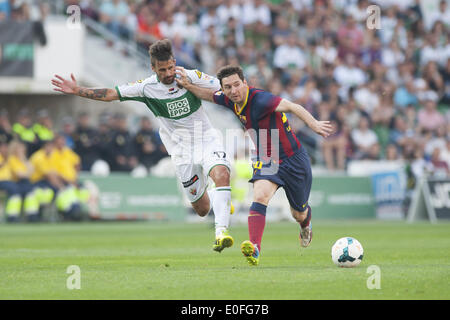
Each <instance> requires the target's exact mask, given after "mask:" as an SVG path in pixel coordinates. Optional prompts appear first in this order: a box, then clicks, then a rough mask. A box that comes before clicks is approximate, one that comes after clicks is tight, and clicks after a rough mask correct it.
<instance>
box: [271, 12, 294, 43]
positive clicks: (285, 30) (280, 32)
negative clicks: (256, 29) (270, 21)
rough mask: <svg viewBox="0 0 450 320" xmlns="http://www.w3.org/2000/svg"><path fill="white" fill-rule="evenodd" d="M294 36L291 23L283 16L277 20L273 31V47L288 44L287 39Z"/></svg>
mask: <svg viewBox="0 0 450 320" xmlns="http://www.w3.org/2000/svg"><path fill="white" fill-rule="evenodd" d="M291 34H292V30H291V28H290V26H289V21H287V20H286V18H285V17H284V16H282V15H279V16H278V17H277V18H276V19H275V25H274V27H273V28H272V30H271V38H272V42H273V45H274V46H276V47H278V46H281V45H283V44H284V43H286V42H287V38H288V37H289V36H290V35H291Z"/></svg>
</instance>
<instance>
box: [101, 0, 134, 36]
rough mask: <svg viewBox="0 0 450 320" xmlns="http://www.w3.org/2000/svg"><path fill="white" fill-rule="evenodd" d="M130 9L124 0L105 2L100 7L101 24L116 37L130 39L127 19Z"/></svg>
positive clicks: (108, 0)
mask: <svg viewBox="0 0 450 320" xmlns="http://www.w3.org/2000/svg"><path fill="white" fill-rule="evenodd" d="M128 14H129V8H128V5H127V3H126V2H125V1H122V0H104V1H103V3H102V4H101V6H100V22H101V23H103V24H104V25H105V26H106V27H107V28H108V29H109V30H110V31H111V32H113V33H114V34H115V35H117V36H119V37H122V38H128V36H129V31H128V28H127V17H128Z"/></svg>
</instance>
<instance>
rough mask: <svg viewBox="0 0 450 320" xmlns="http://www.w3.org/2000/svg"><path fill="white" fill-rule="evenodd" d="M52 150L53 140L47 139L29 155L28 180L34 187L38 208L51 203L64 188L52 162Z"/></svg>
mask: <svg viewBox="0 0 450 320" xmlns="http://www.w3.org/2000/svg"><path fill="white" fill-rule="evenodd" d="M53 150H54V142H53V140H48V141H46V142H45V143H44V145H43V146H42V148H41V149H39V150H38V151H36V152H34V153H33V154H32V155H31V157H30V162H31V165H32V166H33V173H32V174H31V177H30V181H31V183H33V184H34V185H35V187H36V189H35V190H36V193H37V197H38V201H39V207H40V209H42V208H43V207H45V206H48V205H49V204H50V203H52V201H53V200H54V198H55V196H57V194H58V192H59V191H60V190H62V189H63V188H64V182H63V181H62V179H61V178H60V177H59V175H58V174H57V171H56V169H55V168H56V166H55V165H54V163H53V162H52V153H53Z"/></svg>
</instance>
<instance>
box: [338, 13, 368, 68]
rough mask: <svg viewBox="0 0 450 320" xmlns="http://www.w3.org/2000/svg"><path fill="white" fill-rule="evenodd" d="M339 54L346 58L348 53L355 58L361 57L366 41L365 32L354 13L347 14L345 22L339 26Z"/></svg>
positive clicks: (343, 58)
mask: <svg viewBox="0 0 450 320" xmlns="http://www.w3.org/2000/svg"><path fill="white" fill-rule="evenodd" d="M337 37H338V41H339V42H338V56H339V58H340V59H342V60H344V61H345V60H346V57H347V55H352V56H353V57H354V59H355V60H357V59H359V58H360V55H361V53H362V46H363V41H364V33H363V31H362V30H361V28H360V26H359V25H358V24H357V22H356V20H355V18H354V17H353V16H352V15H347V17H346V19H345V24H342V26H341V27H340V28H339V30H338V32H337Z"/></svg>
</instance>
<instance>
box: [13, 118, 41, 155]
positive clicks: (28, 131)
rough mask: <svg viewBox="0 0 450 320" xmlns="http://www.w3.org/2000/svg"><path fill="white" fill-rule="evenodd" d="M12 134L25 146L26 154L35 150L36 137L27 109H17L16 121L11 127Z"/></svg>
mask: <svg viewBox="0 0 450 320" xmlns="http://www.w3.org/2000/svg"><path fill="white" fill-rule="evenodd" d="M12 130H13V135H14V136H15V137H16V138H17V139H19V140H20V141H22V142H23V143H25V145H26V146H27V156H30V155H31V154H32V153H33V152H35V151H36V150H37V147H38V146H39V145H38V138H37V136H36V134H35V133H34V130H33V125H32V121H31V116H30V114H29V112H28V110H27V109H22V110H20V111H19V114H18V117H17V122H16V123H14V124H13V127H12Z"/></svg>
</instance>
